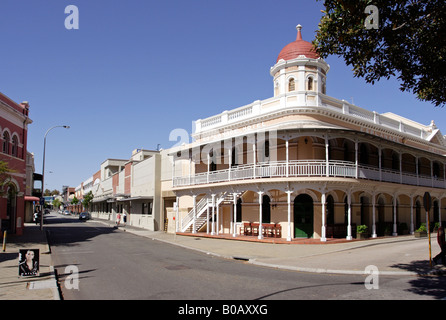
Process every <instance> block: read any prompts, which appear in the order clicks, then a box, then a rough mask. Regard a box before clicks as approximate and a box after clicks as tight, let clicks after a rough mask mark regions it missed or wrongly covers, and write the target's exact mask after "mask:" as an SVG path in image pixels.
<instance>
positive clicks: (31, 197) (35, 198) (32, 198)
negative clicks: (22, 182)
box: [25, 196, 40, 202]
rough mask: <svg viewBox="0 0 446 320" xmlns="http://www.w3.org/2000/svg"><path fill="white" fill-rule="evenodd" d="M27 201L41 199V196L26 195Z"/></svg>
mask: <svg viewBox="0 0 446 320" xmlns="http://www.w3.org/2000/svg"><path fill="white" fill-rule="evenodd" d="M25 201H37V202H39V201H40V198H37V197H33V196H25Z"/></svg>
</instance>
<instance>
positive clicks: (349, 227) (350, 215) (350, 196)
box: [347, 191, 352, 240]
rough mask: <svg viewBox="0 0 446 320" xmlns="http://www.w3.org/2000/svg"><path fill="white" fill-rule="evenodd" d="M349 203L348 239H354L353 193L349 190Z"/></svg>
mask: <svg viewBox="0 0 446 320" xmlns="http://www.w3.org/2000/svg"><path fill="white" fill-rule="evenodd" d="M347 204H348V209H347V220H348V225H347V240H352V195H351V191H349V192H348V194H347Z"/></svg>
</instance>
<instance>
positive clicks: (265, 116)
mask: <svg viewBox="0 0 446 320" xmlns="http://www.w3.org/2000/svg"><path fill="white" fill-rule="evenodd" d="M329 69H330V67H329V65H328V64H327V63H326V62H325V61H324V60H323V59H321V58H320V57H319V56H318V55H317V54H316V52H315V51H314V50H313V47H312V44H311V43H310V42H307V41H305V40H303V39H302V33H301V26H300V25H298V26H297V38H296V40H295V41H293V42H291V43H289V44H288V45H287V46H285V47H284V48H283V49H282V50H281V52H280V53H279V55H278V58H277V61H276V64H275V65H274V66H273V67H271V69H270V74H271V76H272V78H273V91H274V96H273V97H271V98H269V99H266V100H262V101H260V100H258V101H254V102H253V103H251V104H249V105H246V106H242V107H239V108H236V109H233V110H229V111H223V112H222V113H220V114H217V115H214V116H212V117H209V118H207V119H200V120H197V121H195V131H194V132H193V133H192V137H193V142H192V143H190V144H187V145H183V146H179V147H175V148H172V149H170V150H168V152H167V153H168V154H169V156H171V157H172V158H173V162H172V173H173V174H172V185H171V186H168V189H170V190H169V191H170V192H173V193H174V194H175V196H176V204H175V205H174V210H173V212H174V215H175V217H176V219H175V230H176V231H177V232H191V233H197V232H207V233H209V234H213V235H223V234H225V235H226V236H227V235H228V234H230V235H232V236H243V235H244V233H246V232H248V231H251V232H252V231H254V233H253V234H254V236H255V237H256V238H263V237H268V236H271V235H272V234H271V232H272V231H271V230H274V231H275V232H274V233H273V235H274V236H276V237H280V238H284V239H286V240H288V241H292V240H293V239H295V238H313V239H320V241H326V240H327V239H329V238H346V239H352V238H354V237H355V233H356V226H357V225H362V224H365V225H367V226H368V230H369V232H370V235H371V237H377V236H383V235H394V236H396V235H398V234H401V233H405V232H408V233H412V232H413V231H414V230H415V229H416V228H417V227H418V226H419V225H420V224H421V223H423V222H425V221H426V213H425V211H424V209H423V205H422V204H423V200H422V197H423V194H424V193H425V192H426V191H428V192H430V194H431V196H432V199H433V210H431V213H430V214H431V215H430V221H431V224H434V222H439V223H441V220H442V211H444V209H445V206H446V168H445V165H446V140H445V137H444V136H443V135H442V134H441V132H440V130H439V129H438V128H437V127H436V125H435V123H434V122H433V121H432V122H431V123H430V124H429V125H423V124H420V123H417V122H415V121H412V120H409V119H406V118H403V117H401V116H398V115H396V114H393V113H390V112H389V113H384V114H379V113H376V112H373V111H369V110H365V109H363V108H360V107H358V106H355V105H353V104H350V103H348V102H347V101H345V100H338V99H336V98H333V97H330V96H327V95H326V78H327V75H328V72H329ZM443 216H444V214H443ZM248 224H251V225H248ZM245 225H246V226H248V228H245ZM268 232H270V233H268ZM256 238H254V239H256Z"/></svg>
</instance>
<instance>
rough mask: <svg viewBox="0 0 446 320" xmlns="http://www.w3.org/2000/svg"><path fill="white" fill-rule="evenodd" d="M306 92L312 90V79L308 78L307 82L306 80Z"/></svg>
mask: <svg viewBox="0 0 446 320" xmlns="http://www.w3.org/2000/svg"><path fill="white" fill-rule="evenodd" d="M307 90H309V91H312V90H313V77H308V80H307Z"/></svg>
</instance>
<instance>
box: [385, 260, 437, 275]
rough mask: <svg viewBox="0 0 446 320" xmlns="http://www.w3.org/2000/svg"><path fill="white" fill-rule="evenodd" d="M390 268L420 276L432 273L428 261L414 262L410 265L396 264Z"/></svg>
mask: <svg viewBox="0 0 446 320" xmlns="http://www.w3.org/2000/svg"><path fill="white" fill-rule="evenodd" d="M391 267H392V268H397V269H400V270H404V271H410V272H415V273H417V274H420V275H423V274H427V273H429V272H430V271H432V269H431V267H430V266H429V261H428V260H415V261H411V262H410V263H397V264H394V265H391Z"/></svg>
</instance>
